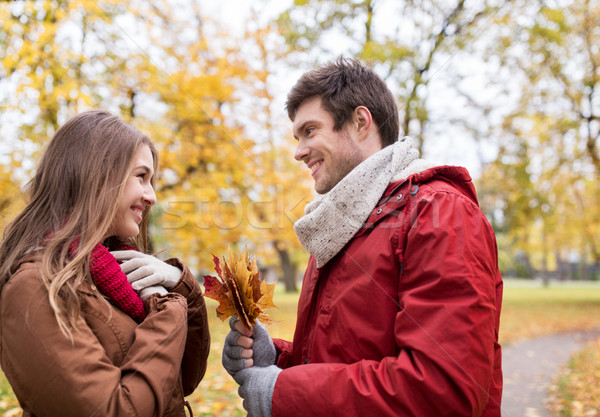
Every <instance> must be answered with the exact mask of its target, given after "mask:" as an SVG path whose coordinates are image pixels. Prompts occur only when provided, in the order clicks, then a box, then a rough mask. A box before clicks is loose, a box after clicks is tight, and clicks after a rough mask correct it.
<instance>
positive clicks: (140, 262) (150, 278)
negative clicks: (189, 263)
mask: <svg viewBox="0 0 600 417" xmlns="http://www.w3.org/2000/svg"><path fill="white" fill-rule="evenodd" d="M111 253H112V255H113V256H114V257H115V258H116V259H117V260H118V261H125V262H123V263H122V264H121V271H123V273H125V274H126V275H127V281H129V283H131V286H132V287H133V289H134V290H136V291H142V290H143V289H144V288H147V287H151V286H154V285H161V286H163V287H164V288H166V289H171V288H173V287H174V286H175V285H177V283H178V282H179V279H180V278H181V270H180V269H179V268H177V267H176V266H173V265H169V264H168V263H166V262H163V261H161V260H160V259H158V258H155V257H154V256H152V255H148V254H145V253H142V252H138V251H135V250H121V251H114V252H111Z"/></svg>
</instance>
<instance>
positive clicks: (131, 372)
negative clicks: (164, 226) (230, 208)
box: [0, 111, 209, 416]
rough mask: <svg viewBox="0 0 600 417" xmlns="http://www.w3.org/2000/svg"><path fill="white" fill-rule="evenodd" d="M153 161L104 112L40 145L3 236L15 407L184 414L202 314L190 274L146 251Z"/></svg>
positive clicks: (143, 144) (0, 299) (200, 352)
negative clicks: (23, 201)
mask: <svg viewBox="0 0 600 417" xmlns="http://www.w3.org/2000/svg"><path fill="white" fill-rule="evenodd" d="M156 169H157V154H156V150H155V148H154V146H153V144H152V143H151V142H150V140H149V139H148V138H147V137H146V136H144V135H143V134H141V133H140V132H138V131H137V130H135V129H134V128H132V127H131V126H129V125H127V124H125V123H124V122H123V121H121V120H120V119H119V118H118V117H116V116H113V115H111V114H110V113H108V112H105V111H90V112H85V113H82V114H79V115H78V116H75V117H74V118H72V119H71V120H69V121H68V122H67V123H66V124H65V125H64V126H63V127H62V128H61V129H59V130H58V131H57V132H56V135H55V136H54V138H53V139H52V141H50V143H49V144H48V147H47V149H46V151H45V153H44V155H43V157H42V159H41V161H40V164H39V167H38V170H37V172H36V174H35V176H34V178H33V179H32V180H31V182H30V184H29V194H30V195H29V202H28V204H27V206H26V207H25V209H24V210H23V211H22V212H21V213H20V214H19V215H18V216H17V217H16V219H15V220H13V222H12V223H11V224H9V226H8V227H7V228H6V230H5V232H4V239H3V241H2V243H1V245H0V334H1V350H0V352H1V355H2V358H1V359H2V360H1V363H2V369H3V371H4V373H5V374H6V377H7V379H8V381H9V382H10V384H11V385H12V387H13V390H14V392H15V394H16V396H17V398H18V399H19V402H20V404H21V406H22V408H23V411H24V415H25V416H35V415H45V416H91V415H98V416H100V415H101V416H117V415H118V416H121V415H135V416H154V415H159V416H184V415H185V410H184V409H185V405H184V404H187V401H185V399H184V396H185V395H189V394H190V393H192V392H193V391H194V389H195V388H196V387H197V385H198V383H199V382H200V380H201V379H202V377H203V375H204V372H205V370H206V359H207V357H208V352H209V333H208V323H207V317H206V307H205V304H204V299H203V297H202V293H201V290H200V286H199V284H198V282H197V281H196V279H195V278H194V277H193V276H192V274H191V273H190V271H189V270H188V269H187V268H186V267H185V266H184V265H183V264H182V263H181V262H180V261H179V260H177V259H170V260H168V261H166V262H163V261H160V260H158V259H157V258H155V257H153V256H151V255H147V254H145V253H144V252H145V251H146V249H147V241H146V227H147V223H148V212H149V210H150V207H151V206H152V205H153V204H154V203H155V202H156V196H155V194H154V178H155V176H156ZM111 250H114V251H115V252H113V253H111V252H110V251H111ZM137 250H139V251H140V252H137ZM115 256H116V257H115ZM122 261H124V262H123V263H122V264H119V262H122ZM126 274H128V275H126ZM128 280H129V282H128ZM130 282H132V283H133V284H130ZM132 285H133V288H132ZM134 288H135V290H137V292H136V291H135V290H134ZM188 408H189V405H188Z"/></svg>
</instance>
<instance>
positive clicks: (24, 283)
mask: <svg viewBox="0 0 600 417" xmlns="http://www.w3.org/2000/svg"><path fill="white" fill-rule="evenodd" d="M40 268H41V262H40V260H39V259H38V258H37V257H29V258H26V259H24V260H23V261H21V262H20V263H19V265H18V266H17V267H16V271H15V272H14V273H13V274H12V275H11V277H10V278H9V279H8V282H7V283H6V284H5V285H4V288H3V289H2V298H4V299H6V298H9V299H10V298H11V297H12V295H13V293H16V294H15V295H19V294H22V293H23V292H31V291H35V290H37V289H39V288H42V287H43V284H42V281H41V280H40Z"/></svg>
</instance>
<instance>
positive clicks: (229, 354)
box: [221, 316, 277, 377]
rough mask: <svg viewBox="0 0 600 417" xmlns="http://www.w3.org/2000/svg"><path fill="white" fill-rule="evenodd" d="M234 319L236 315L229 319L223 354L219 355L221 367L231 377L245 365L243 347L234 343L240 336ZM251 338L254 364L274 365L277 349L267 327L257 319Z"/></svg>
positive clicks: (236, 318)
mask: <svg viewBox="0 0 600 417" xmlns="http://www.w3.org/2000/svg"><path fill="white" fill-rule="evenodd" d="M236 321H238V317H237V316H233V317H231V318H230V319H229V328H230V329H231V331H230V332H229V333H228V334H227V336H226V337H225V343H224V344H223V354H222V356H221V363H222V364H223V368H225V370H226V371H227V373H228V374H229V375H231V376H233V377H235V374H236V372H238V371H241V370H242V369H244V368H245V367H246V359H245V358H242V350H243V348H242V347H241V346H240V345H238V344H237V343H236V341H237V339H238V337H240V336H242V334H241V333H240V332H238V331H237V330H236V329H235V327H234V326H235V322H236ZM252 339H254V345H253V346H252V360H253V362H254V366H269V365H275V360H276V359H277V351H276V350H275V345H274V344H273V339H271V337H270V336H269V332H268V331H267V329H265V327H264V326H263V325H262V324H260V322H258V321H257V322H256V326H254V334H253V335H252Z"/></svg>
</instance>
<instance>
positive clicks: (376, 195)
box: [294, 137, 431, 268]
mask: <svg viewBox="0 0 600 417" xmlns="http://www.w3.org/2000/svg"><path fill="white" fill-rule="evenodd" d="M418 156H419V152H418V151H417V150H416V149H413V148H412V139H411V138H409V137H404V138H402V139H401V140H399V141H398V142H396V143H395V144H394V145H390V146H387V147H385V148H383V149H382V150H380V151H379V152H377V153H375V154H373V155H371V156H370V157H369V158H367V159H365V160H364V161H363V162H362V163H360V164H359V165H358V166H356V167H355V168H354V169H353V170H352V171H351V172H350V173H348V175H346V176H345V177H344V178H343V179H342V180H341V181H340V182H339V183H337V184H336V185H335V187H333V188H332V189H331V190H330V191H329V192H328V193H326V194H317V197H316V198H315V200H314V201H312V202H310V203H308V204H307V205H306V207H305V208H304V212H305V216H304V217H302V218H300V219H299V220H298V221H296V223H295V224H294V230H295V231H296V235H297V236H298V239H299V240H300V243H302V246H304V248H305V249H306V250H307V251H308V252H309V253H310V254H311V255H313V256H314V257H315V258H316V261H317V268H321V267H322V266H323V265H325V264H326V263H327V262H329V260H330V259H331V258H333V257H334V256H335V255H336V254H337V253H338V252H339V251H340V250H341V249H342V248H343V247H344V246H345V245H346V243H348V242H349V241H350V239H352V237H353V236H354V235H355V234H356V232H358V230H359V229H360V228H361V227H362V225H363V223H364V222H365V220H367V218H368V217H369V215H370V214H371V212H372V211H373V209H374V208H375V206H376V205H377V202H378V201H379V200H380V199H381V196H382V194H383V192H384V191H385V189H386V188H387V186H388V184H389V183H390V182H396V181H399V180H401V179H405V178H408V177H409V176H410V175H412V174H415V173H418V172H422V171H424V170H426V169H427V168H430V167H431V166H430V165H429V164H428V163H427V162H425V161H424V160H422V159H418Z"/></svg>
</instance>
